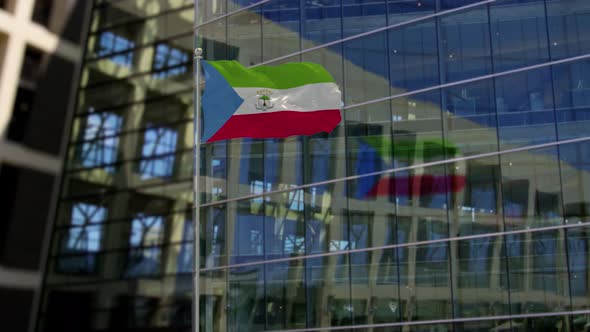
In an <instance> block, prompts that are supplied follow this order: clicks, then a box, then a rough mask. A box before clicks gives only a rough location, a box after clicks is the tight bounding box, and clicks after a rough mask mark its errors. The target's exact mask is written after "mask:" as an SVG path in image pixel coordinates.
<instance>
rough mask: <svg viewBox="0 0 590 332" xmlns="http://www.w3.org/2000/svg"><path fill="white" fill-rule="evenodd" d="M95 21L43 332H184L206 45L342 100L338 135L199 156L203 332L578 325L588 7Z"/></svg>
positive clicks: (140, 6)
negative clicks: (312, 73) (197, 76)
mask: <svg viewBox="0 0 590 332" xmlns="http://www.w3.org/2000/svg"><path fill="white" fill-rule="evenodd" d="M194 12H196V16H194V14H193V13H194ZM93 15H94V16H93V18H94V20H93V26H92V33H91V35H90V36H89V40H88V46H87V50H86V61H85V63H84V68H83V75H82V79H81V82H80V90H79V93H78V100H77V105H78V113H77V116H76V117H75V119H74V122H73V128H72V133H71V140H70V147H69V151H68V152H69V154H68V157H67V160H66V166H65V170H64V179H63V185H62V192H61V197H60V203H59V210H58V213H57V217H56V225H55V229H54V231H53V240H52V246H51V252H50V258H49V264H48V267H47V274H46V277H45V283H44V285H45V287H44V289H45V291H44V296H43V299H42V308H41V316H40V320H39V324H38V326H39V331H56V330H58V329H59V328H61V329H62V330H68V329H70V328H72V326H75V327H76V330H77V331H102V330H115V329H116V330H121V329H129V330H131V329H132V330H134V331H160V330H162V331H169V330H174V331H179V330H187V331H188V330H189V329H190V324H191V299H192V294H191V286H192V285H191V272H192V270H193V266H192V260H193V257H192V251H193V246H192V239H193V237H192V233H193V230H194V225H193V223H192V221H191V209H192V205H191V201H192V192H191V190H192V184H191V172H192V164H191V161H192V156H191V155H192V150H191V146H192V140H193V128H192V112H193V109H192V102H193V99H192V98H193V92H192V88H193V85H192V76H191V74H192V72H193V70H194V69H193V68H192V49H193V47H194V46H193V43H196V45H197V46H199V47H202V48H203V49H204V58H205V59H206V60H227V59H230V60H238V61H239V62H240V63H242V64H243V65H244V66H257V65H261V64H270V65H272V64H281V63H286V62H299V61H309V62H314V63H319V64H321V65H323V66H324V67H325V68H326V69H327V70H328V71H330V73H331V74H332V75H333V76H334V78H335V80H336V82H337V83H338V84H339V86H340V88H341V90H342V92H343V96H344V109H343V111H342V115H343V121H342V122H341V123H340V125H339V126H338V127H337V128H336V129H335V130H334V131H333V132H332V133H322V134H317V135H314V136H310V137H290V138H286V139H234V140H229V141H223V142H215V143H210V144H203V145H202V147H201V154H202V158H201V160H202V163H201V165H200V181H201V182H200V183H201V188H202V189H201V194H200V197H199V199H200V202H201V208H200V211H199V213H200V220H201V222H200V225H199V226H200V234H201V241H200V243H201V247H200V250H201V258H200V262H201V266H200V267H199V268H200V274H201V284H200V288H201V296H200V309H201V312H200V330H201V331H208V332H209V331H211V332H212V331H215V332H217V331H219V332H222V331H228V332H229V331H232V332H233V331H244V332H250V331H281V330H294V331H331V330H338V331H363V332H365V331H367V332H368V331H375V332H377V331H382V332H386V331H387V332H389V331H509V330H512V331H580V332H581V331H586V330H588V327H589V326H590V286H589V285H590V273H589V269H590V268H589V266H590V265H589V262H590V256H589V251H590V249H589V248H590V134H588V133H590V34H589V33H588V32H590V2H588V1H585V0H487V1H481V0H479V1H476V0H379V1H375V0H370V1H362V0H313V1H312V0H264V1H255V0H251V1H249V0H197V8H196V11H194V8H193V4H192V3H191V2H188V1H181V0H161V1H138V0H135V1H131V0H119V1H115V0H112V1H95V4H94V11H93ZM193 25H194V27H195V28H194V31H193ZM193 32H194V33H195V36H194V37H193ZM387 170H392V171H391V172H383V173H381V174H379V175H375V172H378V171H387ZM72 313H76V315H72ZM76 324H77V325H76Z"/></svg>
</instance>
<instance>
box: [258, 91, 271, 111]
mask: <svg viewBox="0 0 590 332" xmlns="http://www.w3.org/2000/svg"><path fill="white" fill-rule="evenodd" d="M270 95H272V91H271V90H268V89H263V90H259V91H256V96H257V97H258V98H257V99H256V109H258V110H262V111H266V110H268V109H271V108H273V106H274V104H273V102H272V100H271V99H270Z"/></svg>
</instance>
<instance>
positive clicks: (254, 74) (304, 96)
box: [201, 61, 342, 142]
mask: <svg viewBox="0 0 590 332" xmlns="http://www.w3.org/2000/svg"><path fill="white" fill-rule="evenodd" d="M201 63H202V65H203V71H204V74H205V90H204V92H203V98H202V99H201V103H202V109H203V135H202V141H203V142H214V141H219V140H224V139H230V138H240V137H250V138H283V137H288V136H293V135H312V134H315V133H319V132H331V131H332V130H333V129H334V128H335V127H336V126H337V125H338V124H339V123H340V120H341V116H340V109H341V107H342V94H341V92H340V89H339V88H338V85H336V83H335V82H334V79H333V78H332V76H331V75H330V73H328V72H327V71H326V69H324V68H323V67H322V66H320V65H318V64H315V63H309V62H302V63H287V64H283V65H279V66H259V67H254V68H244V67H243V66H242V65H241V64H240V63H239V62H237V61H210V62H207V61H201Z"/></svg>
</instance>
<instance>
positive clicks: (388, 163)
mask: <svg viewBox="0 0 590 332" xmlns="http://www.w3.org/2000/svg"><path fill="white" fill-rule="evenodd" d="M392 154H393V158H394V159H392ZM458 156H459V150H458V149H457V148H456V147H454V146H453V145H452V144H450V143H449V142H448V141H443V140H439V139H417V140H411V139H410V140H405V139H400V140H396V141H395V142H394V143H392V141H391V139H389V138H388V137H380V136H371V137H363V138H359V152H358V157H357V160H356V171H357V174H359V175H360V174H367V173H372V172H377V171H381V170H383V169H389V168H397V167H401V166H400V164H402V165H412V164H420V163H422V162H426V161H431V160H442V159H444V158H445V157H446V158H456V157H458ZM460 164H461V165H458V164H456V165H457V166H455V167H453V169H452V170H449V172H450V173H451V174H447V175H442V174H429V173H425V171H427V170H429V169H428V168H426V169H416V170H414V171H412V172H407V171H405V172H398V173H390V174H384V175H376V176H367V177H362V178H360V179H359V181H357V185H356V191H355V193H354V196H355V197H356V198H359V199H364V198H370V197H378V196H406V197H409V196H425V195H434V194H443V193H448V192H459V191H461V190H462V189H463V188H464V187H465V181H466V177H465V174H464V172H465V167H464V165H462V164H463V163H460Z"/></svg>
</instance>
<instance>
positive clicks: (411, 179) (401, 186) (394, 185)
mask: <svg viewBox="0 0 590 332" xmlns="http://www.w3.org/2000/svg"><path fill="white" fill-rule="evenodd" d="M463 187H465V176H464V175H449V176H434V175H412V176H404V177H399V178H394V177H386V178H382V179H380V180H379V182H378V183H377V184H376V185H375V186H374V187H373V189H371V191H369V192H368V193H367V197H377V196H390V195H397V196H424V195H432V194H443V193H448V192H459V191H461V190H462V189H463Z"/></svg>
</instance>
